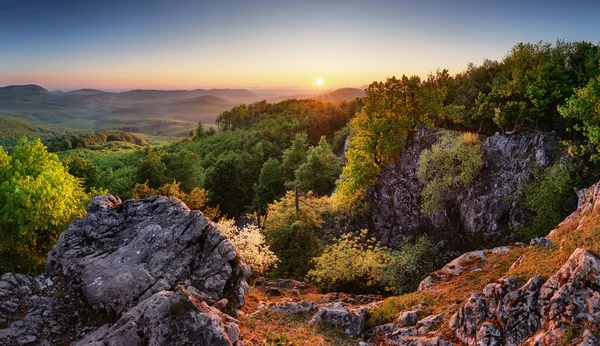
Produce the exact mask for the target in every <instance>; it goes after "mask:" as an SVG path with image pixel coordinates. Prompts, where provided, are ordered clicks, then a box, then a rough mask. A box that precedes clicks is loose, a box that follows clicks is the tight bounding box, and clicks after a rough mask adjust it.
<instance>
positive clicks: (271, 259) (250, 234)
mask: <svg viewBox="0 0 600 346" xmlns="http://www.w3.org/2000/svg"><path fill="white" fill-rule="evenodd" d="M217 227H218V228H219V230H220V231H221V232H223V233H224V234H225V235H226V236H228V237H229V239H230V240H231V242H232V243H233V245H235V246H236V247H237V249H238V251H239V252H240V254H241V255H242V257H243V258H244V260H245V261H246V263H247V264H248V265H249V266H250V268H251V269H252V273H253V275H255V276H259V275H263V274H265V273H266V272H267V271H268V270H269V269H270V268H271V267H273V266H275V265H276V263H277V261H278V259H277V256H275V254H274V253H273V251H271V250H270V249H269V246H268V245H267V244H265V237H264V235H263V233H262V230H261V229H260V228H259V227H257V226H255V225H246V226H244V227H243V228H239V227H237V226H236V225H235V223H234V221H233V220H228V219H221V220H219V222H218V223H217Z"/></svg>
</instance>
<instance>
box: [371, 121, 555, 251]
mask: <svg viewBox="0 0 600 346" xmlns="http://www.w3.org/2000/svg"><path fill="white" fill-rule="evenodd" d="M439 137H440V131H439V129H427V128H425V127H421V128H419V130H418V131H417V133H416V134H415V136H414V137H413V138H412V139H410V140H409V141H408V143H407V145H406V147H405V148H404V149H403V150H402V152H401V155H400V161H399V162H398V163H397V164H395V165H388V166H385V167H383V168H382V170H381V172H380V174H379V176H378V178H377V181H376V182H375V184H374V185H373V186H372V187H371V188H369V191H368V195H367V201H368V202H369V205H371V206H373V208H372V212H371V222H372V227H373V229H374V231H375V232H376V234H377V236H378V238H379V239H380V240H381V241H382V243H383V244H384V245H387V246H395V245H396V244H398V243H399V242H401V241H402V240H403V239H405V238H406V237H408V236H415V235H420V234H422V233H423V231H424V230H430V231H432V232H434V233H455V232H457V231H458V232H461V233H464V234H468V235H477V236H495V237H497V236H505V235H507V233H508V232H510V226H511V225H512V226H518V225H522V224H524V223H526V222H527V220H528V215H527V213H526V208H525V206H524V203H522V199H523V188H524V185H525V183H527V182H529V181H531V178H532V176H533V175H532V173H533V170H534V169H535V167H547V166H548V165H550V164H552V163H553V162H556V161H557V160H558V159H562V158H558V157H555V156H556V155H555V151H556V148H557V145H558V143H559V139H558V138H557V137H556V136H555V135H554V134H551V133H536V134H526V135H522V136H501V135H495V136H491V137H488V138H487V139H486V140H485V141H484V142H483V143H482V149H483V158H484V167H483V168H482V170H481V172H480V173H479V175H478V176H477V177H476V178H475V179H474V181H473V182H472V183H471V184H469V185H468V186H467V187H466V188H461V189H459V190H457V191H455V192H453V195H454V197H453V198H452V199H451V200H450V201H449V202H448V203H447V204H446V206H445V207H444V208H443V209H442V210H440V211H437V212H435V213H434V214H433V215H432V216H431V217H428V216H426V215H425V214H423V213H422V212H421V190H422V189H423V185H422V184H420V182H419V179H418V177H417V170H418V162H419V157H420V155H421V152H422V151H423V150H425V149H429V148H431V146H432V145H433V144H434V143H435V142H436V141H437V140H438V139H439Z"/></svg>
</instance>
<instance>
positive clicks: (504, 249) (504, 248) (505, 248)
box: [490, 246, 510, 254]
mask: <svg viewBox="0 0 600 346" xmlns="http://www.w3.org/2000/svg"><path fill="white" fill-rule="evenodd" d="M509 251H510V246H498V247H495V248H493V249H491V250H490V252H491V253H493V254H498V253H507V252H509Z"/></svg>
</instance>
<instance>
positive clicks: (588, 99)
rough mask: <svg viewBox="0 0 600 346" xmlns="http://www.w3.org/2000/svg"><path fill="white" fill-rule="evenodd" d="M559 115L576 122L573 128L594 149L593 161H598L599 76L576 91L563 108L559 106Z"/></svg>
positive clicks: (599, 156) (599, 137)
mask: <svg viewBox="0 0 600 346" xmlns="http://www.w3.org/2000/svg"><path fill="white" fill-rule="evenodd" d="M558 110H559V112H560V114H561V115H562V116H563V117H565V118H570V119H574V120H575V121H576V123H575V125H574V126H573V128H574V129H575V130H577V131H581V132H582V133H583V135H584V136H585V137H586V138H587V141H588V143H589V144H591V145H592V146H594V147H595V148H596V153H595V154H594V155H592V160H593V161H599V160H600V76H598V78H596V79H592V80H591V81H590V82H589V83H588V84H587V85H586V86H585V87H583V88H580V89H578V90H577V91H576V93H575V95H573V96H571V98H569V99H568V100H567V102H566V104H565V105H564V106H559V107H558Z"/></svg>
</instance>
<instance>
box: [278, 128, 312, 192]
mask: <svg viewBox="0 0 600 346" xmlns="http://www.w3.org/2000/svg"><path fill="white" fill-rule="evenodd" d="M307 150H308V136H307V135H306V133H303V132H301V133H297V134H296V137H295V138H294V140H293V141H292V145H291V146H290V147H289V148H287V149H286V150H284V151H283V162H282V167H283V174H284V177H285V180H286V181H293V180H294V178H295V176H294V174H295V172H296V170H297V169H298V167H300V165H301V164H303V163H304V162H306V151H307Z"/></svg>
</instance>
